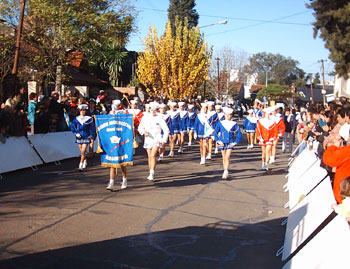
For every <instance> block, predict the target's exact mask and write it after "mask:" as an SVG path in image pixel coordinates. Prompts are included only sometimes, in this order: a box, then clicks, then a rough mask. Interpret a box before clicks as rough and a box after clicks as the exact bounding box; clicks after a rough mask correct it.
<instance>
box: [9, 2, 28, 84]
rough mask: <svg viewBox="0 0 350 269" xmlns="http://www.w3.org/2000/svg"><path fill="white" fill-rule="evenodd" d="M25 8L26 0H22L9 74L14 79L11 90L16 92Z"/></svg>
mask: <svg viewBox="0 0 350 269" xmlns="http://www.w3.org/2000/svg"><path fill="white" fill-rule="evenodd" d="M25 6H26V0H22V2H21V10H20V15H19V22H18V26H17V35H16V50H15V59H14V63H13V68H12V72H11V74H12V75H13V77H14V89H13V90H16V83H17V70H18V60H19V50H20V46H21V35H22V29H23V18H24V9H25Z"/></svg>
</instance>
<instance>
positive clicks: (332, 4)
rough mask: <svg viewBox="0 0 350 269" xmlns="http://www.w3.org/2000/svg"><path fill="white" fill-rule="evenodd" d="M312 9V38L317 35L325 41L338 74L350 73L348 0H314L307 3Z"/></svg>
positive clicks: (349, 9) (346, 75)
mask: <svg viewBox="0 0 350 269" xmlns="http://www.w3.org/2000/svg"><path fill="white" fill-rule="evenodd" d="M307 7H308V8H310V9H313V10H314V11H315V12H314V16H315V22H314V23H313V25H314V38H316V37H317V36H318V35H319V36H320V37H321V38H322V39H323V40H324V41H325V42H326V44H325V46H326V47H327V48H328V49H329V51H330V56H329V57H330V59H331V60H332V61H333V62H334V63H335V70H336V72H337V73H338V74H340V75H342V76H345V77H348V74H349V73H350V46H349V43H350V35H349V33H350V2H349V1H348V0H337V1H328V0H315V1H312V3H310V4H307Z"/></svg>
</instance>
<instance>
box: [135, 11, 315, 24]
mask: <svg viewBox="0 0 350 269" xmlns="http://www.w3.org/2000/svg"><path fill="white" fill-rule="evenodd" d="M136 9H140V10H152V11H157V12H168V11H167V10H163V9H156V8H146V7H137V8H136ZM309 12H311V11H304V12H300V13H296V14H292V15H289V16H285V17H282V18H279V19H274V20H257V19H250V18H237V17H226V16H217V15H204V14H202V15H201V14H200V15H199V16H200V17H208V18H219V19H220V18H221V19H229V20H236V21H252V22H259V24H257V25H260V23H262V24H263V23H275V24H289V25H300V26H310V24H307V23H298V22H282V21H279V20H282V19H286V18H289V17H293V16H296V15H300V14H304V13H309ZM249 27H252V26H249Z"/></svg>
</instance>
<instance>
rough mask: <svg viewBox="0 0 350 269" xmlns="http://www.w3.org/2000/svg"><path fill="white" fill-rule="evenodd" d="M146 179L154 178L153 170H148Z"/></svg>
mask: <svg viewBox="0 0 350 269" xmlns="http://www.w3.org/2000/svg"><path fill="white" fill-rule="evenodd" d="M147 179H148V180H150V181H152V180H154V170H149V176H148V178H147Z"/></svg>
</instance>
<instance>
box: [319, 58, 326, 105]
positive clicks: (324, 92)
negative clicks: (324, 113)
mask: <svg viewBox="0 0 350 269" xmlns="http://www.w3.org/2000/svg"><path fill="white" fill-rule="evenodd" d="M320 62H321V64H322V95H323V106H325V105H326V89H325V84H326V83H325V79H324V60H323V59H322V60H320Z"/></svg>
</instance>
